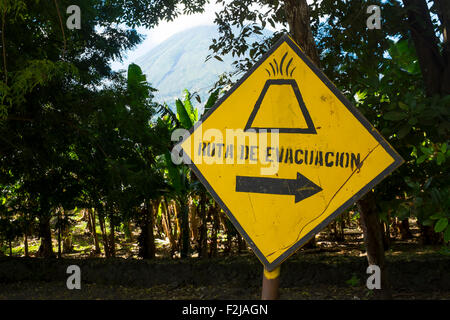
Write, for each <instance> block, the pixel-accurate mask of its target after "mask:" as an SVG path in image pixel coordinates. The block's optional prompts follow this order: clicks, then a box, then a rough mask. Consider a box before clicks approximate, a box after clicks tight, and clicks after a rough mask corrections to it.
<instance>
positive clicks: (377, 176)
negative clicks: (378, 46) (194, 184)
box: [180, 35, 403, 298]
mask: <svg viewBox="0 0 450 320" xmlns="http://www.w3.org/2000/svg"><path fill="white" fill-rule="evenodd" d="M180 147H181V149H182V150H183V157H184V158H183V159H184V161H185V163H187V164H189V166H190V168H191V169H192V171H193V172H194V173H195V175H196V176H197V177H198V179H199V180H200V181H201V182H202V183H203V184H204V185H205V187H206V189H207V190H208V191H209V192H210V193H211V195H212V196H213V198H214V199H215V201H216V202H217V203H218V204H219V205H220V206H221V208H222V209H223V210H224V211H225V213H226V214H227V216H228V218H229V219H230V220H231V222H232V223H233V224H234V226H235V227H236V229H237V230H238V231H239V232H240V233H241V235H242V236H243V238H244V239H245V240H246V241H247V243H248V244H249V246H250V247H251V248H252V250H253V251H254V253H255V254H256V256H257V257H258V258H259V260H260V261H261V263H262V264H263V265H264V268H265V277H264V280H263V298H270V297H275V296H276V294H274V292H275V291H277V290H275V288H277V287H278V282H279V279H278V275H279V269H278V267H279V266H280V265H281V263H282V262H283V261H285V260H286V259H287V258H288V257H289V256H291V255H292V254H293V253H295V252H296V250H298V249H299V248H300V247H301V246H303V245H304V244H305V243H307V242H308V241H309V240H310V239H311V238H312V237H313V236H314V235H315V234H317V233H318V232H319V231H321V230H322V229H323V228H325V227H326V226H327V225H328V224H329V223H330V222H331V221H332V220H333V219H335V218H336V217H337V216H338V215H339V214H340V213H342V212H343V211H344V210H346V209H347V208H348V207H350V206H351V205H352V204H353V203H354V202H355V201H356V200H358V199H359V198H361V197H362V196H363V195H364V194H365V193H366V192H368V191H369V190H371V189H373V188H374V187H375V185H376V184H378V183H379V182H380V181H381V180H382V179H384V178H385V177H386V176H388V175H389V174H390V173H391V172H392V171H394V170H395V169H396V168H397V167H399V166H400V165H401V164H402V163H403V159H402V158H401V157H400V155H399V154H398V153H397V152H396V151H395V150H394V149H393V148H392V147H391V146H390V145H389V143H388V142H387V141H386V140H385V139H384V138H383V137H382V136H381V135H380V133H378V131H377V130H376V129H375V128H374V127H373V126H372V125H371V124H370V123H369V122H368V121H367V119H366V118H365V117H364V116H363V115H362V114H361V113H360V112H359V111H358V109H356V108H355V107H354V106H353V105H352V104H351V103H350V102H349V101H348V100H347V99H346V98H345V96H344V95H343V94H342V93H341V92H340V91H339V90H338V89H337V88H336V87H335V86H334V85H333V84H332V83H331V81H330V80H329V79H328V78H327V77H326V76H325V75H324V74H323V73H322V72H321V71H320V70H319V69H318V68H317V67H316V66H315V65H314V63H312V62H311V61H310V60H309V59H308V57H307V56H306V55H305V54H304V53H303V52H302V50H301V49H300V47H299V46H298V45H297V44H296V43H295V42H294V41H293V40H292V39H291V38H290V37H289V36H287V35H286V36H283V37H282V38H281V39H280V40H279V41H278V42H277V43H276V44H275V45H274V47H273V48H271V49H270V50H269V51H268V52H267V53H266V55H265V56H264V57H262V59H261V60H260V61H258V62H257V63H256V64H255V65H254V67H253V68H252V69H251V70H250V71H248V72H247V73H246V74H245V75H244V77H243V78H242V79H241V80H239V82H238V83H236V84H235V85H234V86H233V87H232V88H231V89H230V90H229V91H228V92H227V93H226V94H225V95H224V97H222V98H221V99H220V100H219V101H218V102H217V103H216V105H215V106H214V107H212V108H211V109H210V110H209V111H208V112H207V113H206V114H205V115H204V116H203V117H202V119H201V120H200V121H199V122H198V123H196V125H195V126H194V127H193V128H191V130H190V131H189V134H186V135H185V136H184V137H183V140H182V141H181V142H180ZM275 270H278V271H275ZM272 272H275V274H276V275H277V276H276V277H273V275H272Z"/></svg>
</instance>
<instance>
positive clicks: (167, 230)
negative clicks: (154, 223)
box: [161, 197, 177, 257]
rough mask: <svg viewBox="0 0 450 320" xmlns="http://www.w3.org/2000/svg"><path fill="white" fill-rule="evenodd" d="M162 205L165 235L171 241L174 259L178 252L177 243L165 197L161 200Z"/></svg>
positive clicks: (171, 253)
mask: <svg viewBox="0 0 450 320" xmlns="http://www.w3.org/2000/svg"><path fill="white" fill-rule="evenodd" d="M161 204H162V206H161V208H162V212H161V219H162V225H163V228H164V233H165V234H166V237H167V238H168V239H169V242H170V256H171V257H173V256H174V255H175V252H176V250H177V241H176V239H175V237H174V235H173V232H172V225H171V221H170V214H169V207H168V205H167V201H166V199H165V198H164V197H163V198H162V200H161Z"/></svg>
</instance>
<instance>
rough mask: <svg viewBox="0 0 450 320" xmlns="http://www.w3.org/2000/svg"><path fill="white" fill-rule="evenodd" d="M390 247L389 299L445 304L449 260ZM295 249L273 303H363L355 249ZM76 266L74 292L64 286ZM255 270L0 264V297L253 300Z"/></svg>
mask: <svg viewBox="0 0 450 320" xmlns="http://www.w3.org/2000/svg"><path fill="white" fill-rule="evenodd" d="M438 249H439V248H436V247H417V245H416V244H414V243H411V242H410V243H408V242H403V243H401V242H400V243H396V244H394V246H393V247H392V249H391V250H389V252H388V253H387V260H388V264H389V273H390V277H391V280H392V281H391V282H392V287H393V292H394V298H397V299H450V273H449V272H448V270H450V257H449V256H446V255H442V254H439V253H438V252H437V251H438ZM351 252H352V251H348V252H346V253H344V252H343V251H336V249H333V250H328V249H324V248H322V249H314V250H303V251H301V252H299V253H297V254H296V255H294V256H293V257H291V258H290V259H289V260H288V261H286V262H285V263H284V264H283V266H282V278H281V284H280V287H281V288H280V298H281V299H371V298H372V296H373V294H372V292H371V291H370V290H368V289H367V288H366V287H365V282H366V279H367V276H368V275H367V274H366V268H367V261H366V257H365V256H364V255H363V254H362V253H361V250H359V249H358V248H355V249H353V253H351ZM71 264H77V265H79V266H80V268H81V274H82V289H81V290H68V289H67V288H66V279H67V276H68V275H67V274H66V268H67V266H69V265H71ZM261 277H262V266H261V264H260V262H259V261H258V260H257V259H256V258H255V257H254V256H253V255H252V254H251V253H247V254H246V255H241V256H233V257H222V258H215V259H206V260H200V259H195V258H192V259H186V260H179V259H178V260H172V259H156V260H154V261H144V260H138V259H120V258H116V259H103V258H91V259H61V260H58V259H51V260H44V259H38V258H8V257H6V258H0V299H237V300H239V299H259V297H260V290H261V287H260V285H261Z"/></svg>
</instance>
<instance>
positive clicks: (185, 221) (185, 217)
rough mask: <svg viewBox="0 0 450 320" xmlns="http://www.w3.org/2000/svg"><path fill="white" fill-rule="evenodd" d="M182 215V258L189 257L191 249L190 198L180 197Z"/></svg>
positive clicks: (180, 217)
mask: <svg viewBox="0 0 450 320" xmlns="http://www.w3.org/2000/svg"><path fill="white" fill-rule="evenodd" d="M180 200H181V201H180V216H179V220H180V221H181V250H180V251H181V252H180V256H181V258H187V257H188V256H189V251H190V237H189V205H188V199H187V198H182V199H180Z"/></svg>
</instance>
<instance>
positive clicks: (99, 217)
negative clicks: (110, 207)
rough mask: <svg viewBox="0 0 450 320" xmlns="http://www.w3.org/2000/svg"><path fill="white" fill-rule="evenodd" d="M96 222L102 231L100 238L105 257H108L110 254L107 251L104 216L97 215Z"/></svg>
mask: <svg viewBox="0 0 450 320" xmlns="http://www.w3.org/2000/svg"><path fill="white" fill-rule="evenodd" d="M98 222H99V223H100V230H101V231H102V240H103V247H104V249H105V257H106V258H109V257H110V256H111V254H110V251H109V244H108V236H107V234H106V226H105V218H104V217H103V215H101V214H99V215H98Z"/></svg>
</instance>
